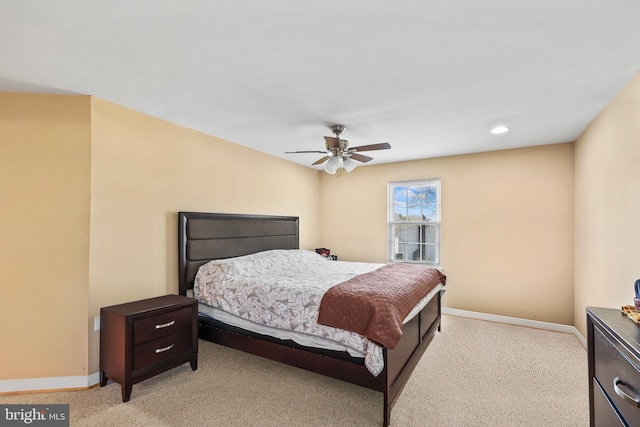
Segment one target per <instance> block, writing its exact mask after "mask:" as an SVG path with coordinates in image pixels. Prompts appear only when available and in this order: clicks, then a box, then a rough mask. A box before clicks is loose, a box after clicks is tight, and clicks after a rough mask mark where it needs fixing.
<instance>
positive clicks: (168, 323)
mask: <svg viewBox="0 0 640 427" xmlns="http://www.w3.org/2000/svg"><path fill="white" fill-rule="evenodd" d="M175 324H176V321H175V320H172V321H171V322H167V323H161V324H160V325H156V329H162V328H168V327H169V326H173V325H175Z"/></svg>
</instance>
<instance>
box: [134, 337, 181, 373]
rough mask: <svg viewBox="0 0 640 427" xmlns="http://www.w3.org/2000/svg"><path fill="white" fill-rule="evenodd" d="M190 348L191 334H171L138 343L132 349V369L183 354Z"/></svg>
mask: <svg viewBox="0 0 640 427" xmlns="http://www.w3.org/2000/svg"><path fill="white" fill-rule="evenodd" d="M190 348H191V335H189V334H173V335H168V336H166V337H162V338H159V339H157V340H153V341H149V342H147V343H144V344H140V345H137V346H135V347H134V349H133V370H134V371H135V370H137V369H140V368H144V367H147V366H151V365H154V364H156V363H159V362H162V361H164V360H167V359H170V358H172V357H174V356H175V355H177V354H184V353H185V352H186V351H188V350H189V349H190Z"/></svg>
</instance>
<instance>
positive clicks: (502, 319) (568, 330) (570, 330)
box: [442, 307, 587, 349]
mask: <svg viewBox="0 0 640 427" xmlns="http://www.w3.org/2000/svg"><path fill="white" fill-rule="evenodd" d="M442 314H449V315H451V316H459V317H468V318H470V319H478V320H486V321H488V322H496V323H506V324H508V325H516V326H524V327H527V328H535V329H545V330H547V331H554V332H562V333H565V334H572V335H574V336H575V337H576V339H577V340H578V341H579V342H580V344H582V346H583V347H584V348H585V349H586V348H587V340H586V339H585V338H584V337H583V336H582V334H581V333H580V332H579V331H578V329H576V327H575V326H569V325H562V324H559V323H550V322H540V321H538V320H529V319H520V318H518V317H509V316H500V315H497V314H487V313H479V312H476V311H467V310H458V309H456V308H447V307H442Z"/></svg>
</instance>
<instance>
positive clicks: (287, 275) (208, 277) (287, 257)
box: [193, 250, 427, 376]
mask: <svg viewBox="0 0 640 427" xmlns="http://www.w3.org/2000/svg"><path fill="white" fill-rule="evenodd" d="M382 265H384V264H373V263H362V262H343V261H329V260H327V259H325V258H324V257H322V256H321V255H318V254H317V253H315V252H313V251H307V250H271V251H265V252H259V253H256V254H251V255H246V256H242V257H236V258H229V259H223V260H215V261H210V262H208V263H206V264H204V265H202V266H201V267H200V269H199V270H198V273H197V275H196V278H195V282H194V289H193V291H194V296H195V298H196V299H197V300H198V301H200V302H202V303H204V304H207V305H209V306H212V307H215V308H218V309H220V310H223V311H225V312H227V313H230V314H232V315H234V316H238V317H240V318H243V319H246V320H249V321H251V322H254V323H257V324H261V325H266V326H269V327H272V328H277V329H281V330H286V331H295V332H297V333H302V334H307V335H312V336H317V337H321V338H323V339H326V340H329V341H334V342H338V343H340V344H341V345H342V346H344V347H346V348H348V349H353V350H354V351H355V352H357V353H360V354H364V355H365V366H366V367H367V369H368V370H369V371H370V372H371V373H372V374H373V375H375V376H377V375H378V374H379V373H380V372H381V371H382V369H383V368H384V359H383V356H382V347H380V346H379V345H377V344H375V343H374V342H372V341H370V340H369V339H367V338H366V337H364V336H362V335H360V334H357V333H355V332H349V331H345V330H342V329H337V328H333V327H330V326H325V325H320V324H318V322H317V320H318V310H319V307H320V302H321V301H322V296H323V295H324V293H325V292H326V291H327V290H328V289H329V288H330V287H331V286H334V285H337V284H338V283H342V282H344V281H346V280H349V279H350V278H352V277H354V276H356V275H358V274H363V273H367V272H370V271H373V270H375V269H377V268H379V267H381V266H382ZM425 300H427V298H425ZM425 304H426V301H425ZM419 305H420V304H419ZM408 318H409V317H408Z"/></svg>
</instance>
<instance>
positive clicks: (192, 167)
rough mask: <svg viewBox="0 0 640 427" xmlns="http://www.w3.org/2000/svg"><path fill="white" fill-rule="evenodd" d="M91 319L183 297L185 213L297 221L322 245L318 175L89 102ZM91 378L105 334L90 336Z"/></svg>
mask: <svg viewBox="0 0 640 427" xmlns="http://www.w3.org/2000/svg"><path fill="white" fill-rule="evenodd" d="M91 130H92V138H91V141H92V156H91V157H92V160H91V250H90V254H91V256H90V272H89V279H90V292H89V295H90V298H89V316H90V318H92V317H93V316H96V315H98V314H99V310H100V307H102V306H107V305H111V304H117V303H122V302H127V301H131V300H135V299H139V298H146V297H152V296H157V295H163V294H166V293H177V292H178V252H177V247H178V242H177V232H178V231H177V230H178V227H177V225H178V224H177V222H178V215H177V212H178V211H203V212H228V213H249V214H273V215H293V216H299V217H300V246H301V247H302V248H306V249H311V248H314V247H315V246H316V245H317V243H318V241H319V223H318V211H319V206H318V202H319V197H318V193H319V186H320V178H319V175H320V173H319V172H317V171H315V170H312V169H309V168H305V167H303V166H300V165H296V164H294V163H291V162H287V161H285V160H281V159H277V158H275V157H273V156H269V155H266V154H263V153H260V152H257V151H255V150H251V149H248V148H245V147H242V146H240V145H237V144H232V143H230V142H227V141H224V140H221V139H218V138H215V137H212V136H208V135H205V134H202V133H199V132H196V131H193V130H189V129H186V128H184V127H181V126H177V125H174V124H171V123H168V122H165V121H162V120H159V119H156V118H153V117H150V116H147V115H144V114H141V113H138V112H135V111H132V110H129V109H126V108H122V107H120V106H117V105H114V104H111V103H108V102H105V101H103V100H100V99H97V98H92V116H91ZM89 337H90V338H89V372H97V371H98V369H99V365H98V354H99V353H98V352H99V332H93V328H90V331H89Z"/></svg>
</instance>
